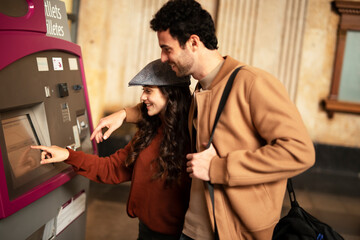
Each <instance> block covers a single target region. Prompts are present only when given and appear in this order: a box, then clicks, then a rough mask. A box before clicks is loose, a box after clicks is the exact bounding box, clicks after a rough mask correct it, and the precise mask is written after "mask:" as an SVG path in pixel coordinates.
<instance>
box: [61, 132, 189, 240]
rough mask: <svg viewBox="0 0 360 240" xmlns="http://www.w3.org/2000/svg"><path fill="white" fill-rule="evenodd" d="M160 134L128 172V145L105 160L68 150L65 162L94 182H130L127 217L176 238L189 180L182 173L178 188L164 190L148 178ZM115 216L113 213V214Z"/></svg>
mask: <svg viewBox="0 0 360 240" xmlns="http://www.w3.org/2000/svg"><path fill="white" fill-rule="evenodd" d="M161 140H162V131H161V130H159V131H158V134H157V135H156V136H155V138H154V139H153V140H152V142H151V143H150V145H149V146H148V147H147V148H146V149H144V150H143V151H142V152H141V153H140V154H139V157H138V158H137V160H136V161H135V164H134V165H133V167H132V168H128V167H126V166H125V165H124V161H125V159H126V157H127V155H128V153H129V151H130V147H131V142H130V143H129V144H128V145H127V146H126V147H125V148H124V149H120V150H118V151H117V152H115V153H114V154H112V155H110V156H108V157H98V156H96V155H91V154H85V153H83V152H75V151H72V150H69V152H70V155H69V158H68V159H67V160H66V161H65V162H66V163H68V164H71V165H72V166H73V167H74V169H75V171H76V172H77V173H78V174H80V175H83V176H85V177H87V178H89V179H90V180H92V181H95V182H101V183H108V184H118V183H122V182H126V181H131V190H130V194H129V198H128V203H127V213H128V215H129V216H130V217H138V218H139V219H140V220H141V221H142V222H143V223H144V224H146V226H148V227H149V228H150V229H151V230H153V231H156V232H159V233H163V234H179V233H181V231H182V227H183V222H184V216H185V212H186V210H187V207H188V202H189V191H190V179H189V178H188V177H187V174H186V173H185V172H184V174H183V176H184V180H183V181H182V182H181V186H179V185H178V184H173V185H172V186H171V187H165V181H164V179H155V180H153V179H152V177H153V175H154V173H155V171H156V169H157V167H156V166H154V163H153V160H154V159H155V158H156V157H157V156H158V154H159V147H160V144H161ZM114 214H116V213H114Z"/></svg>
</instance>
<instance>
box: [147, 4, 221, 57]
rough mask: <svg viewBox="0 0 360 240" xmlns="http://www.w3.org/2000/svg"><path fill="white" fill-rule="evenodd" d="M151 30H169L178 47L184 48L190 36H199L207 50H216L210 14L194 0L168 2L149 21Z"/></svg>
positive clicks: (213, 27) (216, 42) (215, 39)
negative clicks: (177, 42) (178, 44)
mask: <svg viewBox="0 0 360 240" xmlns="http://www.w3.org/2000/svg"><path fill="white" fill-rule="evenodd" d="M150 27H151V29H152V30H154V31H156V32H158V31H166V30H167V29H169V31H170V34H171V36H172V37H173V38H175V39H177V40H178V41H179V43H180V46H184V45H185V43H186V42H187V40H189V38H190V36H191V35H192V34H195V35H197V36H199V38H200V40H201V41H202V42H203V43H204V45H205V46H206V48H208V49H211V50H213V49H217V48H218V46H217V45H218V41H217V38H216V35H215V25H214V21H213V20H212V18H211V16H210V14H209V13H208V12H207V11H206V10H204V9H203V8H202V7H201V5H200V4H199V3H198V2H196V1H194V0H170V1H168V2H167V3H166V4H165V5H164V6H162V7H161V8H160V10H159V11H158V12H157V13H156V14H155V17H154V18H153V19H152V20H151V21H150Z"/></svg>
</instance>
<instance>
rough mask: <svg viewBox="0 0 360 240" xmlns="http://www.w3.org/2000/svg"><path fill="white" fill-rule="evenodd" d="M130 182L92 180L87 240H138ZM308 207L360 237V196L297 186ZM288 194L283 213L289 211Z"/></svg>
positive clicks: (353, 238)
mask: <svg viewBox="0 0 360 240" xmlns="http://www.w3.org/2000/svg"><path fill="white" fill-rule="evenodd" d="M129 186H130V185H129V183H125V184H120V185H115V186H112V185H105V184H98V183H94V182H91V185H90V196H89V205H88V212H87V230H86V240H101V239H106V240H112V239H114V240H115V239H116V240H135V239H136V237H137V231H138V220H137V219H132V218H130V217H128V215H127V214H126V201H127V197H128V192H129ZM295 191H296V198H297V200H298V202H299V204H300V206H302V207H303V208H304V209H305V210H307V211H308V212H309V213H310V214H312V215H313V216H315V217H316V218H318V219H319V220H321V221H323V222H325V223H327V224H328V225H330V226H332V227H333V228H334V229H335V230H336V231H337V232H339V233H340V234H341V235H342V236H343V237H344V238H345V239H346V240H360V197H357V196H356V197H350V196H345V195H334V194H329V193H321V192H311V191H308V190H301V189H295ZM289 206H290V203H289V200H288V196H287V194H286V198H285V200H284V208H283V215H284V214H285V213H287V212H288V210H289Z"/></svg>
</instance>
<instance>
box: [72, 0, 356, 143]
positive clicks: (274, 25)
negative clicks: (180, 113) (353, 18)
mask: <svg viewBox="0 0 360 240" xmlns="http://www.w3.org/2000/svg"><path fill="white" fill-rule="evenodd" d="M165 2H166V1H165V0H133V1H128V0H103V1H101V2H99V1H97V0H86V1H85V0H83V1H80V6H79V14H78V30H77V43H78V44H79V45H80V46H81V47H82V54H83V58H84V63H85V72H86V79H87V85H88V91H89V97H90V104H91V110H92V117H93V121H94V124H95V126H96V125H97V123H98V121H99V119H100V118H101V117H103V116H104V115H106V114H109V113H112V112H114V111H117V110H119V109H121V108H123V107H125V106H131V105H134V104H136V103H138V102H139V98H140V94H141V87H128V86H127V84H128V81H129V80H130V79H131V78H132V77H133V76H134V75H135V74H136V73H137V72H138V71H139V70H141V69H142V68H143V67H144V66H145V65H146V64H147V63H148V62H150V61H151V60H154V59H156V58H159V57H160V48H159V46H158V42H157V37H156V34H155V33H154V32H153V31H152V30H151V29H150V27H149V21H150V20H151V18H152V16H153V15H154V14H155V13H156V11H157V10H158V9H159V8H160V7H161V6H162V5H163V4H164V3H165ZM199 2H200V3H201V4H202V5H203V7H204V8H205V9H207V10H208V11H209V12H210V13H211V15H212V16H213V19H214V20H215V23H216V32H217V36H218V39H219V51H220V53H221V54H222V55H231V56H232V57H234V58H236V59H238V60H240V61H242V62H245V63H247V64H250V65H253V66H256V67H259V68H263V69H265V70H267V71H269V72H270V73H272V74H273V75H275V76H276V77H278V78H279V79H280V80H281V81H282V82H283V83H284V85H285V86H286V88H287V89H288V92H289V95H290V97H291V99H292V100H293V101H294V103H295V104H296V106H297V107H298V109H299V111H300V113H301V115H302V117H303V119H304V122H305V124H306V126H307V128H308V131H309V133H310V135H311V137H312V139H313V141H314V142H318V143H324V144H331V145H341V146H350V147H359V146H360V141H359V136H360V118H359V115H355V114H349V113H338V112H336V113H335V114H334V115H333V117H332V118H329V117H328V115H327V113H326V112H325V111H324V109H323V108H322V107H321V101H322V100H324V99H326V98H327V97H328V96H329V92H330V87H331V81H332V73H333V68H334V59H335V51H336V43H337V30H338V25H339V13H338V12H336V11H335V9H334V8H333V7H332V1H330V0H290V1H289V0H206V1H205V0H201V1H199ZM359 81H360V80H359ZM193 82H196V81H195V80H193ZM194 84H195V83H193V85H192V86H194Z"/></svg>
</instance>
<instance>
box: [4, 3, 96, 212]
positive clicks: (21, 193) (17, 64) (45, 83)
mask: <svg viewBox="0 0 360 240" xmlns="http://www.w3.org/2000/svg"><path fill="white" fill-rule="evenodd" d="M26 2H27V4H28V11H27V14H25V15H24V16H21V17H12V16H8V15H5V14H3V13H0V52H1V58H0V218H5V217H7V216H9V215H11V214H13V213H15V212H17V211H18V210H20V209H22V208H24V207H25V206H27V205H29V204H31V203H32V202H34V201H36V200H37V199H39V198H40V197H42V196H44V195H46V194H47V193H49V192H51V191H53V190H54V189H56V188H57V187H59V186H61V185H62V184H64V183H66V182H67V181H69V180H71V178H72V177H73V176H74V175H75V173H74V171H73V170H72V168H71V167H69V166H68V165H66V164H65V163H61V164H49V166H46V165H40V163H39V161H40V152H37V151H35V150H34V151H32V150H30V145H36V144H41V145H49V144H54V145H59V146H62V147H69V146H70V147H76V149H79V150H82V151H85V152H89V153H95V152H96V145H95V143H94V142H91V141H90V139H89V135H90V132H91V131H92V129H93V125H92V121H91V114H90V107H89V101H88V92H87V89H86V82H85V74H84V67H83V60H82V57H81V49H80V47H79V46H78V45H76V44H74V43H71V42H69V41H65V40H62V39H58V38H53V37H48V36H46V20H45V11H44V1H43V0H27V1H26Z"/></svg>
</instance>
